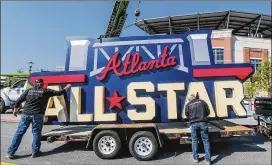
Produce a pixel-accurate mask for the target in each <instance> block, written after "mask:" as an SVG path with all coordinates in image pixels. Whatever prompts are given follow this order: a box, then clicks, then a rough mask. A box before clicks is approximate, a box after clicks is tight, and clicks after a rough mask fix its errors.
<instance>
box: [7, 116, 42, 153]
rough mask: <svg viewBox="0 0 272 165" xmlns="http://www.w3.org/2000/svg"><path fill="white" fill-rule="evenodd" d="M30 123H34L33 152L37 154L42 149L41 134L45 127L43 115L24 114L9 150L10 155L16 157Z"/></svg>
mask: <svg viewBox="0 0 272 165" xmlns="http://www.w3.org/2000/svg"><path fill="white" fill-rule="evenodd" d="M30 123H32V135H33V141H32V152H33V153H37V152H39V151H40V147H41V134H42V127H43V115H42V114H34V115H26V114H22V116H21V119H20V121H19V124H18V128H17V131H16V133H15V135H14V137H13V139H12V142H11V145H10V147H9V149H8V154H9V155H14V154H15V152H16V151H17V149H18V147H19V146H20V143H21V141H22V138H23V136H24V134H25V132H26V130H27V129H28V127H29V125H30Z"/></svg>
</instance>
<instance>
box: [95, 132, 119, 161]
mask: <svg viewBox="0 0 272 165" xmlns="http://www.w3.org/2000/svg"><path fill="white" fill-rule="evenodd" d="M121 148H122V143H121V140H120V138H119V136H118V134H117V133H116V132H114V131H110V130H105V131H101V132H99V133H98V134H97V135H96V136H95V138H94V140H93V150H94V153H95V154H96V155H97V156H98V157H99V158H101V159H112V158H115V157H116V156H118V155H119V154H120V151H121Z"/></svg>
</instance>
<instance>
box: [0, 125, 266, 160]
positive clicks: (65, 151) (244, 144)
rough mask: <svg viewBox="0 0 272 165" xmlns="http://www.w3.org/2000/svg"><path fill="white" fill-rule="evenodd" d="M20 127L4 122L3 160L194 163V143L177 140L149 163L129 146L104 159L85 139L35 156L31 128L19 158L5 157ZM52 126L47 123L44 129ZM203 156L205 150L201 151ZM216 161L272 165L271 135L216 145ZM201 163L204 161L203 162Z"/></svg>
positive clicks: (53, 146)
mask: <svg viewBox="0 0 272 165" xmlns="http://www.w3.org/2000/svg"><path fill="white" fill-rule="evenodd" d="M16 128H17V123H6V122H1V162H9V163H16V164H54V165H57V164H137V165H141V164H163V165H165V164H179V165H180V164H194V163H192V155H191V146H190V145H179V144H177V143H166V144H165V147H164V148H162V149H160V151H159V153H158V155H157V157H156V158H155V159H154V160H152V161H148V162H140V161H137V160H136V159H134V158H133V157H131V156H130V154H129V152H128V150H127V149H124V150H123V153H122V154H121V156H120V157H119V158H117V159H113V160H102V159H100V158H98V157H97V156H96V155H95V154H94V152H93V151H91V150H90V149H85V145H86V143H85V142H70V143H64V142H54V143H51V144H47V143H46V142H42V148H41V151H43V152H44V154H43V156H41V157H38V158H35V159H33V158H31V157H30V156H31V142H32V135H31V129H29V130H28V131H27V133H26V134H25V136H24V138H23V140H22V143H21V146H20V147H19V149H18V151H17V153H16V154H17V155H18V158H17V159H15V160H9V159H7V158H5V155H6V152H7V148H8V146H9V145H10V142H11V138H12V136H13V134H14V132H15V130H16ZM51 128H52V126H45V127H44V131H47V130H50V129H51ZM200 152H201V153H200V158H201V159H203V156H204V154H203V151H202V150H201V151H200ZM212 160H213V164H267V165H268V164H271V142H269V141H268V138H266V137H264V136H262V135H257V136H249V137H235V138H232V139H227V140H224V141H222V142H218V143H214V144H212ZM199 164H204V161H201V162H200V163H199Z"/></svg>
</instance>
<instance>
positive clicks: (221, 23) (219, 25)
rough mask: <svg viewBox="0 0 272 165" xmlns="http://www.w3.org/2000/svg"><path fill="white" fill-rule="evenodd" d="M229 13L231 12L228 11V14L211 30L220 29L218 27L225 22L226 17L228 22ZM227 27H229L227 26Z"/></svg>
mask: <svg viewBox="0 0 272 165" xmlns="http://www.w3.org/2000/svg"><path fill="white" fill-rule="evenodd" d="M230 12H231V11H229V12H228V13H227V14H226V15H225V16H224V18H223V19H222V20H221V21H220V22H219V24H218V25H217V26H216V27H215V28H214V29H213V30H216V29H218V28H219V27H220V25H221V24H222V23H223V22H224V21H225V20H226V18H227V17H228V20H229V16H230ZM228 26H229V25H228Z"/></svg>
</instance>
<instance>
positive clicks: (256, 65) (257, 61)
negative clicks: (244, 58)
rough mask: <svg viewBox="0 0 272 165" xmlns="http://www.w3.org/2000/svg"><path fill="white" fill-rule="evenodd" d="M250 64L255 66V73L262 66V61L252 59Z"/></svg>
mask: <svg viewBox="0 0 272 165" xmlns="http://www.w3.org/2000/svg"><path fill="white" fill-rule="evenodd" d="M250 63H251V64H252V65H253V67H254V69H255V71H256V70H257V69H258V68H259V67H260V66H261V63H262V60H261V59H250Z"/></svg>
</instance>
